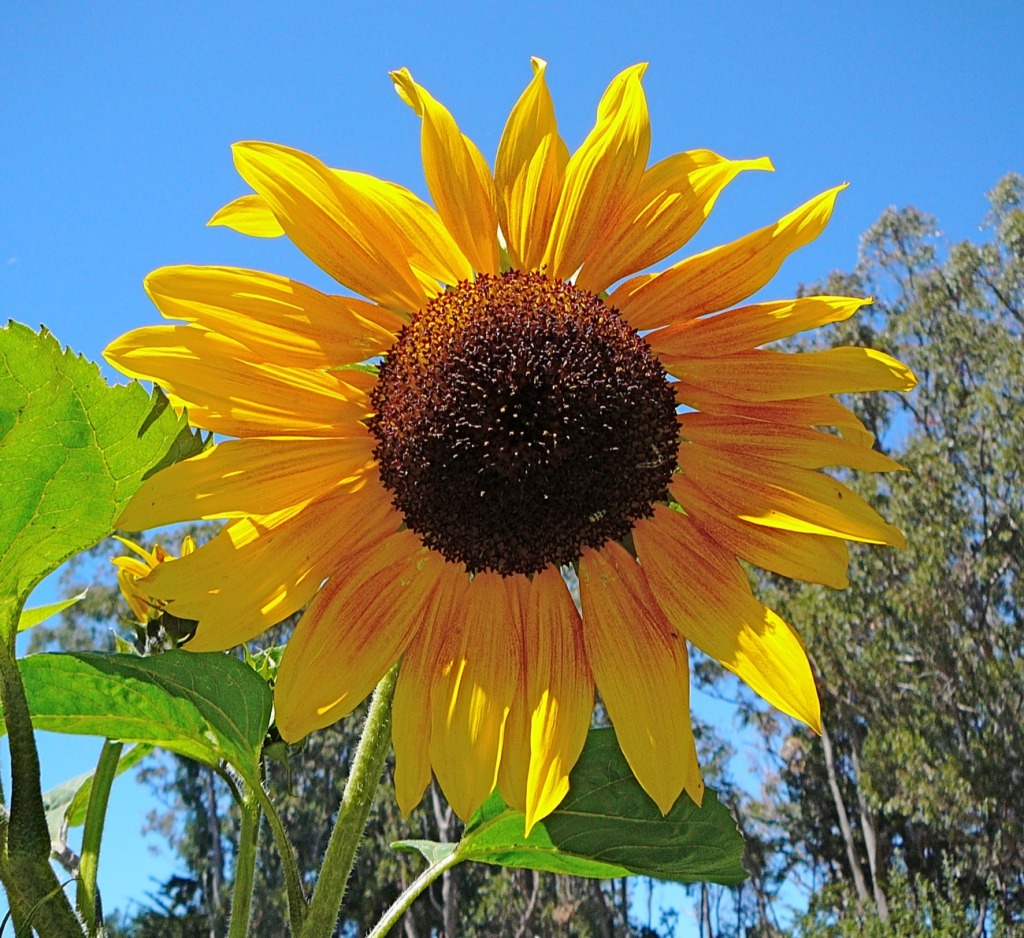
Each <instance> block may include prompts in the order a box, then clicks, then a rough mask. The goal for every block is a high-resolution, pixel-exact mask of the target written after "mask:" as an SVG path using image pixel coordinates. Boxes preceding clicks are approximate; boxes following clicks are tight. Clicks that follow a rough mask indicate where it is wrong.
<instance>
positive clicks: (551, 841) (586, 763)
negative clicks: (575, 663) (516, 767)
mask: <svg viewBox="0 0 1024 938" xmlns="http://www.w3.org/2000/svg"><path fill="white" fill-rule="evenodd" d="M396 846H399V847H403V848H405V849H415V850H418V851H419V852H420V853H422V854H423V855H424V856H425V857H426V858H427V859H428V860H429V861H430V862H431V863H435V862H437V860H438V858H439V857H443V855H444V854H445V853H446V852H447V851H444V852H441V853H439V851H438V846H439V845H435V844H432V843H431V842H422V841H401V842H399V843H398V844H396ZM457 851H458V853H459V855H460V858H461V859H464V860H478V861H480V862H483V863H495V864H498V865H500V866H509V867H521V868H525V869H533V870H546V871H548V872H553V873H567V874H570V875H573V876H589V877H596V878H599V879H610V878H612V877H617V876H629V875H634V874H636V875H642V876H653V877H655V878H657V879H664V880H672V881H674V882H680V883H692V882H713V883H721V884H723V885H734V884H736V883H739V882H742V881H743V879H745V878H746V875H747V874H746V871H745V870H744V869H743V865H742V862H741V860H742V856H743V838H742V836H741V835H740V833H739V831H738V830H737V828H736V823H735V821H734V820H733V819H732V816H731V815H730V814H729V811H728V809H726V807H725V806H724V805H723V804H721V802H719V800H718V799H717V798H716V797H715V794H714V792H712V791H711V790H706V791H705V793H704V804H703V806H702V807H700V808H698V807H697V806H696V805H695V804H694V803H693V802H692V801H691V800H690V799H689V797H688V796H687V795H686V794H683V795H680V797H679V800H678V801H677V802H676V803H675V805H674V807H673V808H672V810H671V811H669V813H668V814H667V815H665V816H664V817H662V815H661V812H660V811H659V810H658V807H657V806H656V805H655V804H654V802H653V801H651V799H650V798H649V797H648V796H647V794H646V793H645V792H644V790H643V789H642V788H641V787H640V785H639V784H638V783H637V781H636V779H635V778H634V777H633V773H632V772H631V771H630V768H629V765H628V764H627V763H626V759H625V757H624V756H623V755H622V751H621V750H620V749H619V746H618V743H617V742H616V740H615V733H614V731H613V730H611V729H599V730H592V731H591V732H590V734H589V736H588V738H587V744H586V746H585V747H584V749H583V754H582V755H581V756H580V758H579V761H578V762H577V763H576V767H575V768H574V769H573V771H572V773H571V775H570V776H569V794H568V795H566V798H565V800H564V801H563V802H562V804H561V805H559V807H558V808H557V809H556V810H555V811H554V812H552V814H550V815H549V816H548V817H547V818H545V819H544V820H543V821H541V822H540V823H538V824H537V825H535V826H534V828H533V830H532V831H531V832H530V836H529V837H526V836H525V817H524V815H523V814H522V813H520V812H519V811H515V810H513V809H512V808H509V807H508V806H507V805H506V804H505V803H504V802H503V801H502V799H501V797H500V796H499V795H498V794H497V792H495V794H493V795H492V796H491V797H490V798H489V799H488V800H487V802H486V803H485V804H484V806H483V807H482V808H481V809H480V810H479V811H477V812H476V814H475V815H473V817H472V818H470V821H469V824H468V825H467V827H466V832H465V834H464V835H463V837H462V840H461V841H460V842H459V844H458V847H457Z"/></svg>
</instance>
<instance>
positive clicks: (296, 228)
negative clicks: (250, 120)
mask: <svg viewBox="0 0 1024 938" xmlns="http://www.w3.org/2000/svg"><path fill="white" fill-rule="evenodd" d="M233 152H234V156H235V167H236V168H237V169H238V172H239V174H240V175H241V176H242V178H243V179H244V180H245V181H246V182H247V183H249V185H250V186H252V187H253V189H255V190H256V192H257V193H259V194H260V195H261V196H263V198H264V199H266V201H267V204H268V205H269V206H270V207H271V209H272V210H273V212H274V215H275V216H276V218H277V220H278V221H279V222H280V224H281V227H282V228H283V229H284V230H285V232H286V233H287V235H288V237H289V238H291V239H292V241H294V242H295V244H296V245H297V246H298V248H299V249H300V250H301V251H302V252H303V253H304V254H306V255H307V256H308V257H309V258H310V259H311V260H312V261H313V262H314V263H315V264H317V265H318V266H320V267H321V268H322V269H323V270H325V271H326V272H327V273H329V274H330V275H331V276H332V277H334V278H335V279H336V280H337V281H338V282H339V283H342V284H344V285H345V286H346V287H349V288H350V289H351V290H354V291H355V292H356V293H361V294H362V295H363V296H367V297H369V298H370V299H372V300H375V301H377V302H378V303H380V304H381V305H383V306H387V307H390V308H393V309H398V310H403V311H406V312H415V311H416V310H418V309H420V308H421V307H422V306H423V305H424V304H425V302H426V300H427V298H428V295H427V294H426V293H425V292H424V290H423V286H422V284H421V283H420V281H419V280H418V279H417V277H416V275H415V274H414V273H413V271H412V269H411V267H410V266H409V263H408V258H407V256H406V251H405V245H404V242H403V238H402V237H401V236H400V234H399V232H398V231H397V230H396V229H395V226H394V224H393V222H392V220H391V219H390V218H389V217H388V216H387V214H386V213H384V212H382V211H381V209H380V207H379V206H378V205H377V204H376V203H375V201H374V200H373V199H372V198H369V197H367V195H366V193H365V192H364V191H363V188H362V187H361V186H359V185H357V184H354V183H353V182H352V181H350V180H345V179H342V178H340V177H339V176H338V175H337V174H336V173H333V172H332V171H331V170H330V169H329V168H328V167H326V166H324V164H323V163H321V162H320V161H319V160H317V159H315V158H313V157H312V156H309V155H308V154H306V153H302V152H301V151H299V150H293V149H290V148H288V147H282V146H277V145H275V144H271V143H259V142H250V143H238V144H235V146H234V148H233Z"/></svg>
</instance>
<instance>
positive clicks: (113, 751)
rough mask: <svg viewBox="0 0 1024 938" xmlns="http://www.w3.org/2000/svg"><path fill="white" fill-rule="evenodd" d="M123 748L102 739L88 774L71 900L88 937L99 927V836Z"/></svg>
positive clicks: (118, 744)
mask: <svg viewBox="0 0 1024 938" xmlns="http://www.w3.org/2000/svg"><path fill="white" fill-rule="evenodd" d="M123 748H124V743H115V742H111V740H109V739H107V740H104V742H103V749H102V750H100V759H99V762H98V763H97V764H96V773H95V775H93V777H92V791H90V793H89V807H88V808H86V811H85V828H84V829H83V831H82V857H81V860H80V861H79V864H78V892H77V895H76V897H75V901H76V904H77V906H78V914H79V915H80V916H81V917H82V921H83V922H85V927H86V928H87V929H88V932H89V935H90V936H91V935H95V934H96V932H97V930H98V928H99V922H98V921H97V920H96V919H97V916H96V873H97V871H98V869H99V865H100V842H101V841H102V839H103V824H104V822H105V821H106V818H107V803H108V801H109V800H110V786H111V784H113V781H114V776H115V775H117V763H118V761H119V760H120V758H121V750H122V749H123Z"/></svg>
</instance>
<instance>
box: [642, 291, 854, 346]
mask: <svg viewBox="0 0 1024 938" xmlns="http://www.w3.org/2000/svg"><path fill="white" fill-rule="evenodd" d="M870 302H871V301H870V300H867V299H858V298H856V297H852V296H805V297H802V298H801V299H796V300H777V301H775V302H772V303H755V304H753V305H751V306H741V307H740V308H738V309H731V310H728V311H726V312H724V313H719V314H718V315H717V316H705V317H703V318H701V319H687V320H683V321H681V322H677V323H675V324H674V325H671V326H669V327H667V328H666V329H659V330H658V331H657V332H652V333H650V334H649V335H648V336H647V337H646V338H647V342H648V344H649V345H650V346H651V350H652V351H653V352H654V354H655V355H657V356H658V358H660V359H661V360H662V361H674V360H680V361H685V360H689V359H691V358H718V357H720V356H723V355H730V354H733V353H736V352H745V351H747V350H749V349H754V348H757V347H758V346H759V345H767V344H768V343H769V342H775V341H777V340H779V339H788V338H789V337H790V336H792V335H796V334H797V333H798V332H804V331H805V330H807V329H816V328H817V327H818V326H824V325H827V324H828V323H832V322H842V321H843V320H844V319H849V318H850V317H851V316H852V315H853V314H854V313H855V312H857V310H858V309H860V308H861V307H862V306H864V305H865V304H866V303H870Z"/></svg>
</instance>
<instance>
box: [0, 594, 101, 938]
mask: <svg viewBox="0 0 1024 938" xmlns="http://www.w3.org/2000/svg"><path fill="white" fill-rule="evenodd" d="M19 611H20V609H19V608H15V609H14V619H13V622H11V623H9V624H8V623H0V626H3V625H7V626H8V628H7V629H3V628H0V634H3V635H7V636H10V639H9V641H6V640H3V639H0V707H2V708H3V714H4V723H5V724H6V725H7V738H8V746H9V747H10V753H11V802H10V811H9V814H8V817H7V826H6V831H5V833H6V837H5V843H4V844H3V854H4V855H3V857H2V858H0V878H2V879H3V884H4V887H5V888H6V890H7V898H8V901H9V903H10V909H11V917H12V918H13V919H14V925H15V930H16V931H17V932H18V933H19V934H20V933H22V932H23V931H24V929H25V922H26V918H27V917H28V916H30V915H33V914H34V916H35V917H34V919H33V921H32V927H34V928H35V929H36V931H37V932H38V933H39V935H40V936H42V938H49V936H51V935H53V936H55V938H70V936H72V935H80V934H82V926H81V923H80V922H79V921H78V918H77V917H76V915H75V913H74V910H73V909H72V908H71V903H69V902H68V899H67V896H65V895H64V893H63V891H62V889H61V885H60V883H59V882H58V880H57V875H56V874H55V873H54V872H53V869H52V868H51V867H50V832H49V829H48V828H47V826H46V811H45V810H44V808H43V794H42V789H41V786H40V781H39V752H38V750H37V749H36V739H35V734H34V733H33V730H32V718H31V714H30V711H29V706H28V699H27V698H26V696H25V685H24V684H23V683H22V680H21V672H19V671H18V665H17V662H16V661H15V658H14V635H15V632H16V628H15V625H16V623H17V621H18V613H19Z"/></svg>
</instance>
